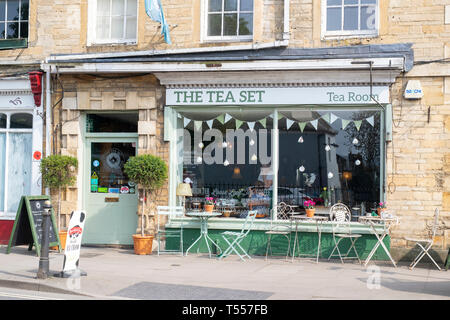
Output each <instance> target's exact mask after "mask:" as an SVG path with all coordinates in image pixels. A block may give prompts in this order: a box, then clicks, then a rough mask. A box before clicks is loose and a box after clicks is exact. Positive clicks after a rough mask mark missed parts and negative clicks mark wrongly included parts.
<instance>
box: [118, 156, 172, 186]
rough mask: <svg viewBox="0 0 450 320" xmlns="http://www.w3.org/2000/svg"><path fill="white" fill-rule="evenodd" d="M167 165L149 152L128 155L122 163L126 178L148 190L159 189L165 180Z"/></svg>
mask: <svg viewBox="0 0 450 320" xmlns="http://www.w3.org/2000/svg"><path fill="white" fill-rule="evenodd" d="M167 171H168V170H167V165H166V163H165V162H164V160H162V159H161V158H159V157H157V156H153V155H150V154H144V155H140V156H136V157H130V158H129V159H128V161H127V162H126V163H125V165H124V172H125V173H126V174H127V176H128V178H129V179H130V180H132V181H134V182H136V183H138V184H140V185H141V187H142V188H144V189H146V190H150V191H155V190H157V189H160V188H161V187H162V186H163V185H164V183H165V182H166V180H167Z"/></svg>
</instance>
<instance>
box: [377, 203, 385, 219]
mask: <svg viewBox="0 0 450 320" xmlns="http://www.w3.org/2000/svg"><path fill="white" fill-rule="evenodd" d="M386 209H387V203H386V202H380V203H378V208H377V213H378V215H379V216H380V217H381V213H382V212H384V211H386Z"/></svg>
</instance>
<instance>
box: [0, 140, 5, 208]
mask: <svg viewBox="0 0 450 320" xmlns="http://www.w3.org/2000/svg"><path fill="white" fill-rule="evenodd" d="M5 153H6V134H5V133H0V211H3V210H4V206H5Z"/></svg>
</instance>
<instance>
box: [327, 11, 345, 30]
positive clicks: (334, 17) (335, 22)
mask: <svg viewBox="0 0 450 320" xmlns="http://www.w3.org/2000/svg"><path fill="white" fill-rule="evenodd" d="M341 14H342V10H341V8H329V9H327V30H328V31H336V30H341Z"/></svg>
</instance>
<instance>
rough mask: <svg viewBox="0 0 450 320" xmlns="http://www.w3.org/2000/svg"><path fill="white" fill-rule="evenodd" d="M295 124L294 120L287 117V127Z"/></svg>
mask: <svg viewBox="0 0 450 320" xmlns="http://www.w3.org/2000/svg"><path fill="white" fill-rule="evenodd" d="M293 124H294V121H292V120H289V119H288V118H286V129H287V130H289V128H290V127H291V126H292V125H293Z"/></svg>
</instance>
